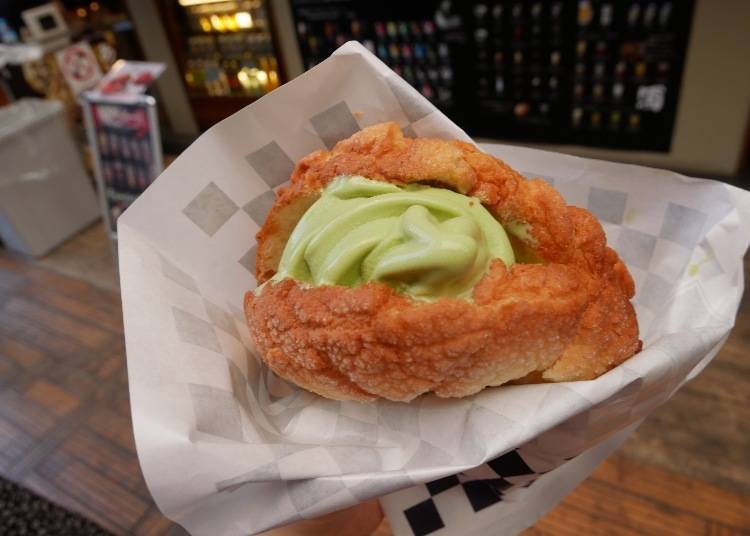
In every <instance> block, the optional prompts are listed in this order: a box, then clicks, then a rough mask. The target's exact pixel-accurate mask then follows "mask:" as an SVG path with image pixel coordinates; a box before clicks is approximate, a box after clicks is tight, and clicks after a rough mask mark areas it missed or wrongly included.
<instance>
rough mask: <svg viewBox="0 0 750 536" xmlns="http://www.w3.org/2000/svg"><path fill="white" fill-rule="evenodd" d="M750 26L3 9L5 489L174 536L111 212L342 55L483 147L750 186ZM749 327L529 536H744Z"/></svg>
mask: <svg viewBox="0 0 750 536" xmlns="http://www.w3.org/2000/svg"><path fill="white" fill-rule="evenodd" d="M749 35H750V2H748V1H747V0H711V1H709V0H618V1H614V0H556V1H552V0H544V1H534V0H527V1H519V0H491V1H490V0H486V1H468V0H467V1H461V2H458V1H453V2H451V1H446V0H439V1H435V0H426V1H420V2H404V1H400V2H397V1H394V0H380V1H377V2H371V1H365V0H154V1H141V0H98V1H76V0H60V1H55V2H45V1H39V0H23V1H22V0H0V162H1V163H2V165H1V166H0V477H2V478H0V484H2V485H3V486H5V488H0V494H1V493H5V492H3V491H2V489H5V490H6V491H7V493H8V494H10V496H12V497H14V498H15V499H14V500H18V501H27V502H28V504H30V505H39V504H46V503H45V502H44V501H46V500H51V501H53V502H54V503H55V504H57V505H60V506H61V507H62V510H61V512H62V513H60V514H59V517H55V518H54V519H55V520H56V521H54V522H56V523H80V524H81V525H75V526H81V527H83V526H84V525H85V523H88V521H86V520H84V518H77V517H76V515H78V514H83V516H85V518H86V519H88V520H90V521H93V522H95V523H97V524H98V526H99V528H103V529H106V530H108V531H111V532H114V533H127V534H130V533H143V534H147V533H148V534H162V533H179V531H180V529H179V527H176V526H173V525H171V524H170V523H169V521H167V520H166V519H164V518H163V517H161V515H160V514H159V512H158V510H157V509H156V508H155V506H154V504H153V502H152V501H151V498H150V495H149V493H148V491H147V489H146V487H145V484H144V483H143V480H142V477H141V476H140V470H139V468H138V465H137V460H136V457H135V449H134V444H133V439H132V432H131V431H130V421H129V419H130V417H129V408H128V400H127V378H126V372H125V358H124V350H123V342H122V324H121V320H120V317H121V313H120V309H119V294H118V281H117V274H116V267H115V266H116V259H115V256H116V240H117V236H116V220H117V217H118V216H119V215H120V214H121V213H122V211H123V210H125V209H126V208H127V206H128V205H129V204H130V203H132V202H133V200H134V199H136V198H137V196H138V195H139V194H140V193H141V192H142V191H143V190H144V189H145V188H147V187H148V185H149V184H150V183H151V182H152V181H153V180H154V179H155V178H156V177H157V176H158V175H159V173H160V172H161V171H162V170H163V168H164V167H166V166H168V165H169V164H170V162H171V161H172V160H174V158H175V157H176V156H178V155H179V154H180V152H182V151H183V150H184V149H185V148H186V147H187V146H188V145H189V144H190V143H191V142H192V141H193V140H195V139H196V138H197V137H198V136H199V135H200V134H201V132H203V131H205V130H207V129H209V128H210V127H211V126H212V125H214V124H216V123H217V122H218V121H221V120H222V119H224V118H226V117H228V116H229V115H231V114H232V113H234V112H236V111H237V110H239V109H241V108H242V107H244V106H246V105H248V104H251V103H252V102H253V101H254V100H256V99H259V98H261V97H262V96H263V95H265V94H266V93H269V92H271V91H273V90H274V89H276V88H278V87H279V86H280V85H282V84H284V83H285V82H287V81H289V80H291V79H293V78H295V77H297V76H299V75H300V74H302V73H303V72H304V71H306V70H308V69H312V68H314V67H315V65H316V64H317V63H319V62H321V61H323V60H324V59H325V58H326V57H327V56H328V55H330V54H331V53H332V52H333V51H334V50H335V49H336V48H337V47H339V46H341V45H342V44H344V43H345V42H347V41H349V40H357V41H359V42H360V43H362V44H363V45H364V46H365V47H367V48H368V49H369V50H370V51H371V52H372V53H373V54H375V55H376V56H377V57H378V58H380V59H381V60H382V61H383V62H385V63H386V64H387V65H388V66H389V67H391V68H392V69H393V70H394V71H395V72H397V73H398V74H399V75H400V76H402V77H403V78H404V79H405V80H406V81H407V82H409V83H410V84H411V85H412V86H414V87H415V88H416V89H417V90H418V91H419V92H420V93H421V94H422V95H423V96H424V97H425V98H427V99H429V100H430V101H431V102H433V103H434V104H435V105H436V106H437V107H438V108H439V109H441V110H442V111H443V112H444V113H445V114H446V115H448V116H449V117H450V118H452V119H453V120H454V121H455V122H456V123H457V124H458V125H460V126H461V127H462V128H463V129H464V130H466V131H467V133H468V134H469V135H471V136H472V137H473V138H475V139H476V140H478V141H491V142H499V143H511V144H522V145H525V146H532V147H537V148H543V149H548V150H553V151H561V152H567V153H571V154H576V155H582V156H587V157H592V158H600V159H606V160H612V161H621V162H628V163H635V164H643V165H648V166H655V167H660V168H665V169H670V170H674V171H678V172H682V173H686V174H688V175H693V176H699V177H706V178H712V179H716V180H721V181H725V182H728V183H730V184H733V185H736V186H740V187H743V188H750V63H749V61H748V57H749V56H750V38H748V36H749ZM746 273H747V264H746ZM749 318H750V312H749V311H748V304H747V299H745V301H744V302H743V305H742V308H741V309H740V316H739V318H738V325H737V328H736V329H735V331H734V333H733V335H732V336H731V337H730V340H729V342H728V343H727V345H726V346H725V349H724V350H723V351H722V353H721V354H720V356H719V357H718V358H717V359H716V361H715V362H714V363H712V365H711V366H710V367H709V368H708V369H707V370H706V372H704V374H703V375H702V376H701V377H700V378H698V379H697V380H695V381H694V382H693V383H691V384H690V385H688V386H687V387H686V388H685V389H683V390H682V391H680V393H678V395H677V396H676V397H675V398H674V399H673V400H672V401H671V402H670V403H669V404H668V405H667V406H665V407H664V408H662V409H661V410H660V411H659V412H657V414H656V415H654V416H653V417H652V418H650V419H649V420H648V421H647V422H646V424H644V425H643V426H642V427H641V428H640V429H639V430H638V432H637V433H636V434H635V436H634V437H633V439H631V440H630V441H629V442H628V443H626V445H625V447H624V448H623V449H621V451H620V452H618V454H616V455H615V456H614V457H613V458H611V459H610V460H608V461H607V462H605V465H604V466H603V468H602V469H600V470H598V471H597V473H595V475H594V476H593V477H592V478H591V479H590V480H589V481H587V482H586V483H585V484H584V485H582V486H581V487H580V488H579V489H578V490H577V491H576V492H575V494H574V495H573V496H572V498H571V499H569V500H568V501H566V502H565V503H563V505H561V506H560V507H558V509H557V510H555V511H554V512H553V513H552V514H550V515H549V516H548V517H547V518H545V520H543V521H542V522H540V524H539V526H538V527H536V528H535V529H533V531H536V532H539V533H546V532H549V533H555V534H566V533H571V534H573V533H575V532H578V533H580V532H581V531H584V532H589V533H599V532H602V533H623V534H625V533H627V534H630V533H633V534H636V533H637V534H645V533H648V534H662V533H666V532H669V531H672V532H677V533H683V534H686V533H691V534H693V533H694V534H698V533H702V534H703V533H705V534H719V533H720V534H733V533H738V534H739V533H742V531H743V530H747V529H748V527H750V514H748V512H750V501H749V500H748V497H750V464H748V459H747V453H748V452H750V430H748V428H747V427H748V422H750V414H749V413H748V402H750V399H748V392H750V389H748V383H747V381H748V376H749V375H750V366H749V365H748V354H747V348H748V347H750V319H749ZM708 415H711V417H710V419H709V417H708ZM633 474H642V475H645V478H646V479H647V480H648V482H649V484H648V485H647V486H645V487H644V485H642V481H640V480H635V479H633V478H632V475H633ZM11 482H15V483H17V484H20V485H21V486H22V487H21V488H16V487H14V486H15V484H11ZM3 483H4V484H3ZM686 490H687V492H686ZM0 496H2V495H0ZM604 497H609V500H605V499H604ZM613 498H615V499H616V500H615V499H613ZM613 501H614V504H615V505H616V506H612V504H613ZM706 505H708V506H706ZM34 508H36V506H35V507H34ZM39 508H41V507H39ZM0 509H2V501H0ZM32 510H33V508H32ZM45 511H51V510H45ZM35 515H36V514H35ZM44 516H47V514H38V517H39V519H42V518H43V517H44ZM71 520H73V521H71ZM60 526H62V525H60ZM669 527H671V528H669ZM675 527H678V529H675ZM1 528H2V527H0V529H1ZM81 530H83V529H81ZM97 530H98V529H97ZM379 531H380V532H379V533H382V534H388V533H389V529H388V527H387V524H384V525H383V526H381V528H380V529H379ZM0 532H2V530H0ZM74 532H77V531H74ZM32 533H33V532H32Z"/></svg>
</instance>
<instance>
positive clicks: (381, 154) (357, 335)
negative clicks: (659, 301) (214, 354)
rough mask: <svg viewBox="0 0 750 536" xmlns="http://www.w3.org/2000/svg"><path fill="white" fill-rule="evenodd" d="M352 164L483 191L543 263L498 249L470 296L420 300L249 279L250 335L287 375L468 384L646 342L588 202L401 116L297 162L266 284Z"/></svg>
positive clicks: (565, 370)
mask: <svg viewBox="0 0 750 536" xmlns="http://www.w3.org/2000/svg"><path fill="white" fill-rule="evenodd" d="M342 174H359V175H363V176H366V177H369V178H372V179H377V180H383V181H388V182H393V183H397V184H405V183H408V182H429V183H432V184H437V185H440V186H443V187H447V188H451V189H453V190H456V191H459V192H461V193H466V194H467V195H472V196H475V197H477V198H479V199H480V200H481V201H482V203H483V205H484V206H485V207H486V208H487V209H488V210H489V211H490V212H491V213H492V214H493V215H495V217H497V218H498V220H499V221H500V222H501V223H504V224H509V223H516V224H524V225H525V226H526V228H527V229H528V236H523V235H521V234H519V235H518V236H513V237H511V239H512V242H513V245H514V250H516V252H517V253H518V252H519V251H522V252H523V255H519V257H525V258H527V259H535V260H539V261H542V262H543V264H520V263H519V264H515V265H513V266H512V267H511V268H510V269H509V270H508V269H506V267H505V265H504V264H503V263H502V262H501V261H499V260H498V261H495V262H494V263H493V265H492V267H491V269H490V271H489V272H488V273H487V274H486V275H485V277H484V278H483V279H482V280H481V281H480V282H479V284H478V285H477V286H476V288H475V289H474V303H470V302H467V301H464V300H454V299H441V300H439V301H437V302H434V303H423V302H417V301H414V300H412V299H410V298H409V297H407V296H403V295H400V294H398V293H396V292H395V291H393V290H392V289H390V288H389V287H387V286H385V285H382V284H379V283H369V284H367V285H364V286H362V287H359V288H355V289H350V288H346V287H318V288H306V287H304V286H303V285H301V284H299V283H297V282H295V281H292V280H284V281H281V282H279V283H276V284H268V285H266V287H265V288H264V289H263V290H262V291H261V293H260V294H259V295H258V296H255V295H254V294H253V293H250V292H249V293H247V295H246V297H245V311H246V315H247V320H248V325H249V327H250V331H251V334H252V336H253V339H254V341H255V342H256V344H257V345H258V348H259V350H260V352H261V355H262V356H263V358H264V360H265V361H266V363H267V364H268V365H269V366H270V367H271V368H272V369H273V370H274V371H275V372H276V373H277V374H279V375H280V376H283V377H285V378H288V379H290V380H292V381H294V382H295V383H297V384H298V385H300V386H302V387H305V388H306V389H309V390H311V391H314V392H316V393H319V394H321V395H323V396H327V397H329V398H336V399H356V400H372V399H375V398H377V397H383V398H388V399H391V400H411V399H412V398H414V397H416V396H418V395H419V394H422V393H424V392H428V391H432V392H435V393H436V394H438V395H439V396H465V395H469V394H472V393H475V392H477V391H479V390H481V389H483V388H484V387H486V386H489V385H500V384H502V383H506V382H508V381H511V380H518V379H522V378H525V379H526V381H528V379H529V378H531V377H533V378H535V379H537V380H538V379H540V377H541V379H543V380H546V381H566V380H581V379H591V378H594V377H596V376H598V375H600V374H602V373H603V372H606V371H607V370H609V369H610V368H612V367H614V366H616V365H617V364H619V363H621V362H622V361H624V360H625V359H627V358H628V357H630V356H631V355H633V354H634V353H635V352H637V351H638V350H639V349H640V341H639V340H638V327H637V323H636V319H635V313H634V311H633V307H632V305H631V304H630V301H629V299H630V298H631V297H632V296H633V292H634V284H633V280H632V278H631V277H630V274H629V273H628V271H627V268H626V267H625V266H624V264H622V262H621V261H620V259H619V258H618V257H617V254H616V253H615V252H614V251H613V250H611V249H609V248H607V247H606V239H605V236H604V232H603V230H602V227H601V225H600V224H599V222H598V221H597V220H596V218H595V217H594V216H593V215H592V214H591V213H589V212H588V211H586V210H583V209H580V208H575V207H570V206H567V205H566V204H565V202H564V200H563V199H562V197H561V196H560V195H559V194H558V193H557V191H555V190H554V189H553V188H552V187H551V186H549V185H548V184H547V183H546V182H544V181H542V180H538V179H537V180H526V179H524V178H523V177H522V176H521V175H520V174H518V173H517V172H516V171H514V170H513V169H511V168H510V167H509V166H507V165H506V164H505V163H503V162H501V161H500V160H497V159H496V158H494V157H492V156H489V155H487V154H485V153H482V152H480V151H479V150H478V149H476V148H475V147H473V146H471V145H468V144H465V143H462V142H457V141H441V140H432V139H407V138H404V137H403V135H402V133H401V131H400V129H399V128H398V126H397V125H396V124H395V123H383V124H379V125H375V126H373V127H370V128H367V129H364V130H362V131H361V132H359V133H357V134H355V135H354V136H352V137H351V138H349V139H347V140H343V141H341V142H339V143H338V144H337V145H336V146H335V147H334V149H333V150H332V151H330V152H328V151H317V152H315V153H312V154H310V155H308V156H307V157H305V158H303V159H302V160H301V161H300V162H299V164H298V165H297V167H296V168H295V170H294V173H293V174H292V181H291V185H290V186H288V187H286V188H283V189H281V190H280V191H279V195H278V197H277V200H276V202H275V204H274V206H273V208H272V209H271V211H270V213H269V215H268V218H267V220H266V223H265V224H264V226H263V228H262V229H261V230H260V232H259V233H258V235H257V239H258V255H257V259H256V272H257V278H258V281H259V283H262V282H264V281H267V280H268V279H269V278H270V277H272V276H273V274H274V273H275V272H276V269H277V268H278V262H279V259H280V256H281V252H282V251H283V248H284V245H285V244H286V242H287V240H288V237H289V234H291V232H292V230H293V229H294V227H295V225H296V224H297V222H298V221H299V218H301V216H302V214H303V213H304V211H305V210H306V209H307V208H308V207H309V206H310V205H311V204H312V203H313V202H314V201H315V200H316V199H317V198H318V196H319V192H320V190H321V189H322V188H323V187H324V186H325V185H326V184H327V183H328V182H329V181H330V180H332V179H333V178H334V177H336V176H338V175H342ZM530 375H531V376H530Z"/></svg>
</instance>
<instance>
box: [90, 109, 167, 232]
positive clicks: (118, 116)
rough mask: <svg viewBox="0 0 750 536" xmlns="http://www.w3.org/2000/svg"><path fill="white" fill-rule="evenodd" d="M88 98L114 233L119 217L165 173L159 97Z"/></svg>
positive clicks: (103, 197)
mask: <svg viewBox="0 0 750 536" xmlns="http://www.w3.org/2000/svg"><path fill="white" fill-rule="evenodd" d="M125 99H126V101H125V102H118V101H117V100H116V99H94V98H92V96H91V95H88V96H87V99H86V100H85V101H84V117H85V121H86V129H87V132H88V138H89V145H90V147H91V150H92V153H93V156H94V161H95V169H96V178H97V182H98V186H99V192H100V200H101V204H102V210H103V212H104V218H105V221H106V223H107V226H108V228H109V231H110V233H111V235H112V236H113V237H115V236H116V222H117V218H118V217H119V216H120V214H122V212H123V211H124V210H125V209H126V208H127V207H128V206H129V205H130V203H132V202H133V201H134V200H135V199H136V198H137V197H138V195H139V194H141V193H142V192H143V191H144V190H145V189H146V188H147V187H148V186H149V184H151V182H152V181H153V180H154V179H155V178H156V177H157V176H158V175H159V173H161V170H162V154H161V139H160V136H159V124H158V121H157V116H156V108H155V101H154V99H153V97H150V96H133V95H128V96H126V97H125Z"/></svg>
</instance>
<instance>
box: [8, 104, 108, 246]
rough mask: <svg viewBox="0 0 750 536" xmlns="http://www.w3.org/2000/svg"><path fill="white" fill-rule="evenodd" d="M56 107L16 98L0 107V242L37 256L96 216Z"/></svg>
mask: <svg viewBox="0 0 750 536" xmlns="http://www.w3.org/2000/svg"><path fill="white" fill-rule="evenodd" d="M62 109H63V107H62V104H61V103H59V102H57V101H45V100H41V99H21V100H19V101H18V102H15V103H13V104H11V105H9V106H6V107H3V108H0V238H2V240H3V242H4V243H5V245H6V246H7V247H8V248H10V249H14V250H16V251H20V252H22V253H25V254H28V255H33V256H41V255H44V254H45V253H47V252H48V251H50V250H51V249H52V248H54V247H55V246H57V245H59V244H60V243H62V242H64V241H65V240H66V239H68V238H69V237H71V236H72V235H74V234H75V233H76V232H78V231H79V230H81V229H82V228H83V227H85V226H87V225H89V224H90V223H92V222H93V221H95V220H96V219H98V218H99V207H98V205H97V202H96V195H95V194H94V189H93V187H92V185H91V182H90V180H89V177H88V175H87V173H86V171H85V169H84V167H83V162H82V161H81V156H80V154H79V152H78V148H77V147H76V145H75V143H74V142H73V139H72V136H71V133H70V130H69V129H68V126H67V125H66V124H65V118H64V117H63V113H62Z"/></svg>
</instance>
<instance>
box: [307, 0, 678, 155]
mask: <svg viewBox="0 0 750 536" xmlns="http://www.w3.org/2000/svg"><path fill="white" fill-rule="evenodd" d="M692 6H693V2H692V1H684V2H674V1H670V0H658V1H640V0H628V1H626V2H613V1H606V0H580V1H577V0H545V1H541V0H540V1H534V2H520V1H517V0H505V1H502V0H500V1H494V2H489V1H476V0H474V1H471V2H450V1H448V2H444V1H431V2H419V3H414V4H404V3H403V2H395V1H393V0H388V1H383V2H378V3H377V4H373V3H371V2H364V1H358V0H339V1H336V2H321V1H317V2H316V1H310V0H293V1H292V7H293V12H294V16H295V21H296V31H297V38H298V43H299V48H300V52H301V54H302V58H303V63H304V65H305V67H306V68H310V67H312V66H314V65H315V64H317V63H319V62H320V61H322V60H323V59H325V58H326V57H327V56H328V55H329V54H330V53H331V52H333V50H334V49H335V48H336V47H338V46H340V45H341V44H342V43H344V42H346V41H348V40H357V41H360V42H361V43H362V44H363V45H365V46H366V47H367V48H368V49H369V50H370V51H371V52H373V53H374V54H376V55H377V56H378V57H379V58H380V59H381V60H382V61H384V62H385V63H386V64H388V66H389V67H391V68H392V69H393V70H394V71H396V72H397V73H398V74H400V75H401V76H402V77H403V78H404V79H405V80H406V81H407V82H409V84H411V85H412V86H413V87H415V88H416V89H417V90H418V91H420V93H422V95H423V96H425V97H426V98H428V99H429V100H430V101H432V102H433V103H434V104H435V105H436V106H438V108H440V109H441V110H442V111H443V112H445V113H446V114H447V115H448V116H449V117H451V119H453V120H455V121H457V122H458V123H459V124H462V125H465V127H466V128H467V131H468V132H469V133H471V134H473V135H476V136H485V137H493V138H508V139H524V140H530V141H540V142H553V143H574V144H582V145H597V146H605V147H620V148H630V149H650V150H659V151H667V150H669V147H670V143H671V138H672V127H673V123H674V117H675V112H676V108H677V102H678V94H679V88H680V82H681V76H682V67H683V59H684V57H685V53H686V47H687V38H688V34H689V28H690V20H691V17H692Z"/></svg>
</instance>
